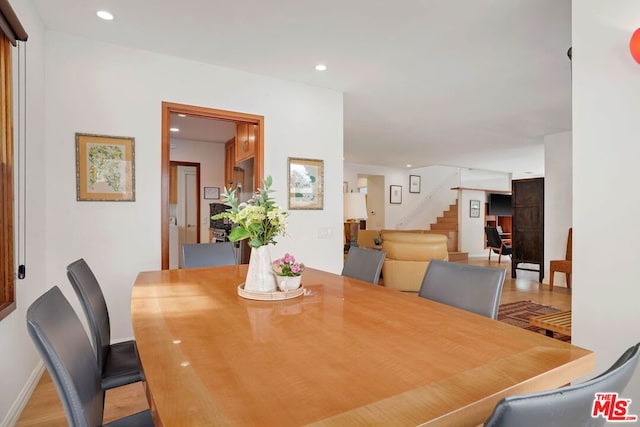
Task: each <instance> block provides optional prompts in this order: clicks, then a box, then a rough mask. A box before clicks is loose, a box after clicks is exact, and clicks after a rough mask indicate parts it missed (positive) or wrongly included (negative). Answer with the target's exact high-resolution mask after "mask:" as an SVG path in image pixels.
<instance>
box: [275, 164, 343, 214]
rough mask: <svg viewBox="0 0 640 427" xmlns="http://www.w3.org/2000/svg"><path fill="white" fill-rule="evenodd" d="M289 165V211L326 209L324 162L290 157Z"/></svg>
mask: <svg viewBox="0 0 640 427" xmlns="http://www.w3.org/2000/svg"><path fill="white" fill-rule="evenodd" d="M287 163H288V169H289V182H288V187H289V210H295V209H298V210H309V209H324V161H323V160H318V159H300V158H295V157H289V158H288V161H287ZM343 191H344V183H343Z"/></svg>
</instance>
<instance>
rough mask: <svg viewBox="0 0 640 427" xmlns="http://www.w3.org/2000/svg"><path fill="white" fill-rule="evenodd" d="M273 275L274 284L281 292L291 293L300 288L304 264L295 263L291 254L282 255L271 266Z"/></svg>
mask: <svg viewBox="0 0 640 427" xmlns="http://www.w3.org/2000/svg"><path fill="white" fill-rule="evenodd" d="M271 265H272V268H273V274H275V275H276V283H277V285H278V288H279V289H280V290H281V291H292V290H294V289H298V288H299V287H300V281H301V280H302V272H303V271H304V264H303V263H301V262H298V261H296V259H295V257H294V256H293V255H291V254H288V253H287V254H284V256H283V257H282V258H278V259H276V260H275V261H273V263H272V264H271Z"/></svg>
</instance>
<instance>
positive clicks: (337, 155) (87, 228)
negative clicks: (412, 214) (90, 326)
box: [46, 32, 342, 339]
mask: <svg viewBox="0 0 640 427" xmlns="http://www.w3.org/2000/svg"><path fill="white" fill-rule="evenodd" d="M46 60H47V63H46V75H47V91H46V108H47V112H48V114H47V121H46V123H47V136H46V154H47V157H48V158H49V159H54V158H55V159H56V161H51V162H49V163H48V170H47V180H46V195H47V202H48V204H49V206H50V209H49V211H48V216H47V234H46V236H47V238H46V242H47V252H48V253H49V254H50V255H51V256H50V257H49V259H48V262H47V266H48V277H49V278H50V280H52V281H57V282H60V283H64V282H66V279H65V276H64V267H65V266H66V265H67V264H68V263H69V262H70V261H71V260H74V259H76V258H79V257H84V258H85V259H86V260H87V262H88V263H89V265H90V266H91V267H92V269H93V270H94V272H95V274H96V276H97V277H98V279H99V280H100V282H101V285H102V286H103V289H104V290H105V297H106V300H107V305H108V307H109V310H110V314H111V327H112V334H113V337H114V338H116V339H118V338H125V337H129V336H131V334H132V332H131V324H130V310H129V307H130V293H131V287H132V285H133V282H134V281H135V278H136V275H137V273H138V272H139V271H144V270H156V269H159V268H160V207H161V206H160V167H161V165H160V159H161V152H160V140H161V135H160V133H161V114H160V113H161V111H160V107H161V102H162V101H171V102H178V103H184V104H191V105H198V106H203V107H209V108H217V109H222V110H232V111H241V112H246V113H252V114H259V115H263V116H265V174H266V175H269V174H270V175H272V176H273V180H274V188H275V189H276V190H277V193H275V197H276V199H277V201H278V202H279V204H281V205H283V206H287V203H286V199H285V195H286V194H287V192H286V183H287V174H286V167H287V166H286V165H287V156H301V157H310V158H318V159H323V160H324V165H325V178H324V184H325V195H326V196H327V197H325V202H324V210H321V211H294V212H292V213H291V217H290V221H289V231H288V232H289V235H290V237H285V238H282V239H281V240H280V242H279V244H278V245H277V246H276V247H274V248H272V255H274V256H276V255H278V254H279V253H280V252H284V251H289V252H293V253H295V255H296V257H297V258H299V259H300V260H303V261H304V262H305V264H307V265H309V266H311V267H318V268H322V269H325V270H329V271H335V272H339V271H340V268H341V263H342V251H341V247H342V243H341V240H342V239H341V237H342V234H341V230H342V216H341V215H342V200H341V199H342V198H341V197H340V194H341V189H342V162H341V155H342V95H341V94H340V93H338V92H335V91H331V90H326V89H319V88H313V87H310V86H305V85H300V84H294V83H288V82H285V81H281V80H276V79H271V78H265V77H261V76H257V75H253V74H248V73H242V72H237V71H233V70H229V69H224V68H220V67H215V66H209V65H205V64H201V63H196V62H191V61H186V60H182V59H177V58H172V57H168V56H163V55H158V54H153V53H149V52H145V51H140V50H135V49H130V48H124V47H119V46H115V45H110V44H104V43H99V42H95V41H91V40H88V39H83V38H79V37H75V36H70V35H66V34H63V33H58V32H48V33H47V53H46ZM75 132H91V133H97V134H106V135H131V136H134V137H135V138H136V155H135V158H136V165H135V171H136V201H135V202H133V203H108V202H101V203H95V202H82V203H80V202H76V201H75V194H74V192H75V184H74V182H75V181H74V180H75V175H74V174H75V166H74V161H75V160H74V158H75V157H74V145H73V135H74V133H75ZM291 147H295V150H292V149H291ZM320 226H323V227H328V228H330V229H332V230H333V233H332V236H331V238H328V239H319V238H318V231H317V227H320ZM59 242H64V245H60V243H59ZM63 290H64V291H65V293H66V294H67V296H70V295H72V293H71V292H69V291H70V287H69V286H65V287H64V289H63Z"/></svg>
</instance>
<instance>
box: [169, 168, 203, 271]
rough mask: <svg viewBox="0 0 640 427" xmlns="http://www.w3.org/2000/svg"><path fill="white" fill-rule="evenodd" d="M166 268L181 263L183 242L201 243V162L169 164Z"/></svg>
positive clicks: (177, 266) (177, 265)
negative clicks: (167, 265) (167, 260)
mask: <svg viewBox="0 0 640 427" xmlns="http://www.w3.org/2000/svg"><path fill="white" fill-rule="evenodd" d="M169 181H170V184H169V188H170V193H171V194H170V196H169V215H170V216H169V268H179V266H180V265H182V259H181V257H182V253H181V252H182V251H180V248H181V247H182V245H183V244H190V243H200V241H201V239H200V197H199V192H200V191H199V189H200V163H192V162H177V161H171V162H170V165H169Z"/></svg>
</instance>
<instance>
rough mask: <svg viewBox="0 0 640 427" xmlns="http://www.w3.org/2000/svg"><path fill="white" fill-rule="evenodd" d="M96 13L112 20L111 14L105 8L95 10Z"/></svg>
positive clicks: (102, 17) (106, 19) (100, 16)
mask: <svg viewBox="0 0 640 427" xmlns="http://www.w3.org/2000/svg"><path fill="white" fill-rule="evenodd" d="M96 15H98V18H101V19H104V20H105V21H113V15H112V14H110V13H109V12H107V11H106V10H99V11H97V12H96Z"/></svg>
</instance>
